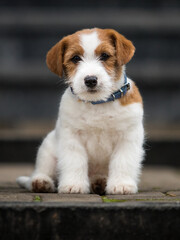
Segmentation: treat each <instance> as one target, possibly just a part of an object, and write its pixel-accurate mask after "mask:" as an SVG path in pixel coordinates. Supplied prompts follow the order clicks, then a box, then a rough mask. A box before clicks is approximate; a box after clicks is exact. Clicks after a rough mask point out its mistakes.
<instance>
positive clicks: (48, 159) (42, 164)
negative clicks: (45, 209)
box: [17, 131, 57, 192]
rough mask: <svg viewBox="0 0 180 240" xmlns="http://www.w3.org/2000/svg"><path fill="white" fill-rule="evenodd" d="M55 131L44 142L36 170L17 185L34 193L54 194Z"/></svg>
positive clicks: (21, 179) (39, 151)
mask: <svg viewBox="0 0 180 240" xmlns="http://www.w3.org/2000/svg"><path fill="white" fill-rule="evenodd" d="M55 146H56V141H55V131H52V132H50V133H49V134H48V135H47V137H46V138H45V139H44V141H43V142H42V144H41V146H40V148H39V150H38V154H37V159H36V166H35V170H34V172H33V174H32V176H31V177H25V176H21V177H19V178H17V183H18V184H19V185H20V186H21V187H24V188H26V189H28V190H29V191H33V192H54V191H55V185H54V180H55V178H56V165H57V157H56V151H55V149H56V148H55Z"/></svg>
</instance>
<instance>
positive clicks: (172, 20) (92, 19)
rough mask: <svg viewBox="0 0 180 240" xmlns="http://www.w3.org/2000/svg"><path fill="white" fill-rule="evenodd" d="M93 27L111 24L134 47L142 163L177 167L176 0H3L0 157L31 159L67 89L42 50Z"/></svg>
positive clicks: (179, 56)
mask: <svg viewBox="0 0 180 240" xmlns="http://www.w3.org/2000/svg"><path fill="white" fill-rule="evenodd" d="M92 27H99V28H113V29H115V30H117V31H119V32H120V33H122V34H123V35H125V36H126V37H127V38H128V39H130V40H132V41H133V43H134V45H135V47H136V53H135V56H134V58H133V59H132V60H131V62H130V63H128V65H127V75H128V76H129V77H131V78H132V79H133V80H134V81H135V82H136V83H137V85H138V87H139V88H140V91H141V93H142V95H143V98H144V107H145V126H146V132H147V139H148V140H147V143H146V144H145V148H146V149H147V161H146V162H147V163H148V162H149V163H156V164H159V163H165V164H176V165H180V161H179V153H178V146H180V145H179V143H180V64H179V63H180V1H179V0H156V1H144V0H136V1H135V0H120V1H118V0H103V1H100V0H86V1H85V0H76V1H73V0H69V1H66V0H51V1H48V0H43V1H42V0H41V1H35V0H31V1H30V0H29V1H25V0H24V1H23V0H16V1H15V0H1V1H0V148H1V149H0V159H1V161H6V162H7V161H10V162H11V161H17V162H18V161H34V159H35V152H36V149H37V146H38V144H39V142H40V139H42V137H43V136H45V134H46V133H47V132H48V131H49V130H50V129H52V128H53V127H54V124H55V120H56V116H57V111H58V105H59V100H60V97H61V94H62V92H63V90H64V88H65V86H64V84H63V80H62V79H61V80H60V79H59V78H58V77H57V76H55V75H54V74H52V73H51V72H50V71H49V70H48V69H47V66H46V63H45V58H46V53H47V51H48V50H49V49H50V48H51V47H52V46H53V45H54V44H55V43H56V42H57V41H59V40H60V39H61V38H62V37H63V36H65V35H68V34H71V33H73V32H75V31H76V30H80V29H82V28H92ZM173 154H174V155H173Z"/></svg>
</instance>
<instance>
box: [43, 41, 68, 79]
mask: <svg viewBox="0 0 180 240" xmlns="http://www.w3.org/2000/svg"><path fill="white" fill-rule="evenodd" d="M66 43H67V39H66V37H65V38H63V39H62V40H61V41H59V42H58V43H56V45H54V46H53V47H52V48H51V49H50V50H49V51H48V53H47V56H46V63H47V66H48V68H49V69H50V70H51V71H52V72H53V73H55V74H57V75H59V76H60V77H62V75H63V56H64V51H65V48H66Z"/></svg>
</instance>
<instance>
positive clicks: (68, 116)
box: [57, 89, 143, 161]
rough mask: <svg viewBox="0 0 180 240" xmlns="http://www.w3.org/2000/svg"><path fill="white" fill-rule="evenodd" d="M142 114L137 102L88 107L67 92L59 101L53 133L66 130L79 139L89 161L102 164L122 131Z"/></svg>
mask: <svg viewBox="0 0 180 240" xmlns="http://www.w3.org/2000/svg"><path fill="white" fill-rule="evenodd" d="M142 114H143V112H142V107H141V105H140V104H138V103H134V104H131V105H129V106H126V107H124V106H121V105H120V102H119V101H118V100H116V101H115V102H110V103H105V104H99V105H92V104H91V103H84V102H82V101H79V100H78V99H77V97H76V96H74V95H72V93H71V92H70V90H69V89H67V90H66V92H65V93H64V95H63V97H62V100H61V106H60V118H59V119H60V121H59V122H58V123H57V130H58V131H59V132H61V131H62V128H68V129H70V130H71V131H72V132H73V133H74V134H76V135H77V136H78V138H79V139H80V140H81V143H82V144H83V145H84V146H85V148H86V150H87V153H88V155H89V157H90V158H93V159H98V161H101V160H102V161H104V160H105V159H108V158H109V156H110V155H111V154H112V152H113V149H114V147H115V145H116V143H117V141H119V139H120V138H123V136H124V134H125V133H126V131H128V129H129V128H132V127H133V125H134V124H137V121H139V120H140V119H142Z"/></svg>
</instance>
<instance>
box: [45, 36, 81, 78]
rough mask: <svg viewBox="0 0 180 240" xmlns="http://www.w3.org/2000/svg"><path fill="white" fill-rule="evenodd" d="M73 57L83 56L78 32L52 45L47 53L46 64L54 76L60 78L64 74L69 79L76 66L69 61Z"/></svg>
mask: <svg viewBox="0 0 180 240" xmlns="http://www.w3.org/2000/svg"><path fill="white" fill-rule="evenodd" d="M75 55H83V49H82V47H81V46H80V45H79V32H77V33H74V34H72V35H69V36H67V37H64V38H63V39H62V40H61V41H59V42H58V43H57V44H56V45H54V46H53V47H52V48H51V49H50V50H49V52H48V53H47V57H46V63H47V66H48V68H49V69H50V70H51V71H52V72H54V73H55V74H57V75H59V76H60V77H62V75H63V72H64V73H65V75H66V76H67V77H69V76H71V75H72V74H74V72H75V70H76V64H74V63H73V62H72V61H71V59H72V57H73V56H75Z"/></svg>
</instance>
